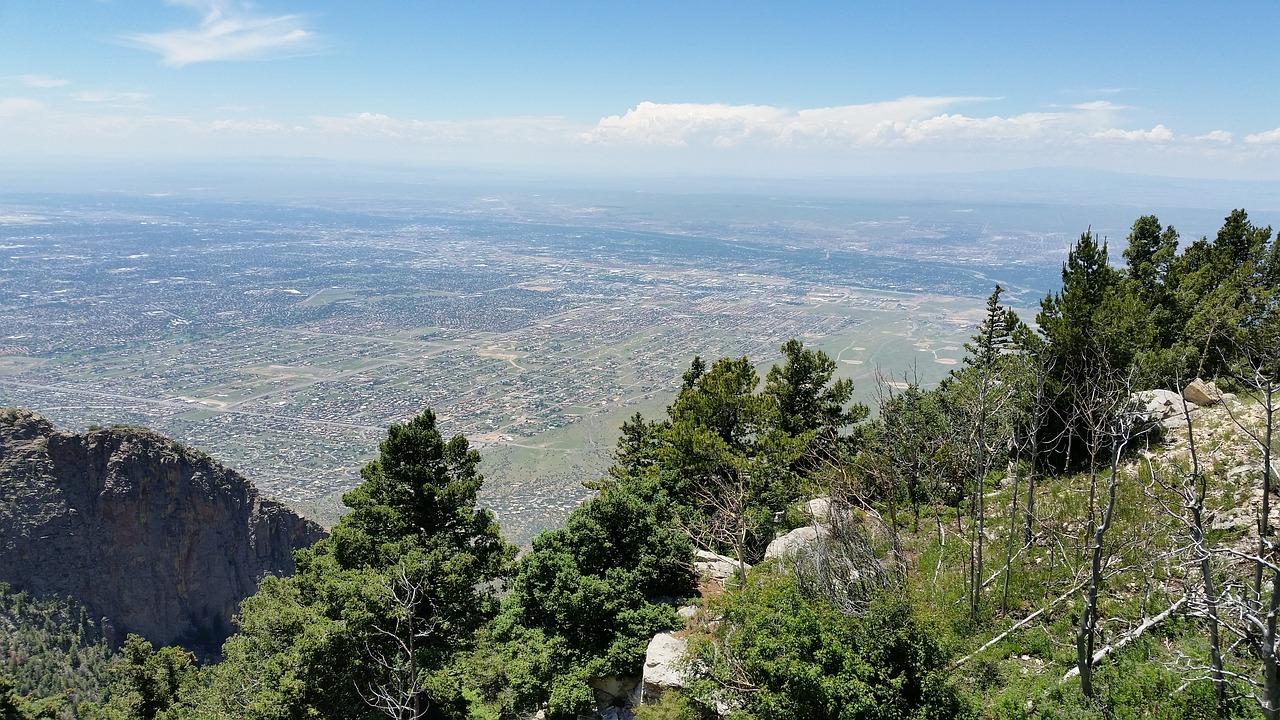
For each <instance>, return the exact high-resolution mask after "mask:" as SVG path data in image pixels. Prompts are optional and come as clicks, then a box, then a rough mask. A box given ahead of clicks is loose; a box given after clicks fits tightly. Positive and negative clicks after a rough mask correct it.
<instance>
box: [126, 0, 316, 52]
mask: <svg viewBox="0 0 1280 720" xmlns="http://www.w3.org/2000/svg"><path fill="white" fill-rule="evenodd" d="M169 2H170V3H171V4H174V5H182V6H185V7H189V8H191V9H193V10H197V11H200V12H201V13H203V15H204V17H203V19H202V20H201V21H200V25H199V27H197V28H195V29H175V30H166V31H164V32H156V33H133V34H131V35H126V36H125V37H124V40H125V42H127V43H129V44H131V45H135V46H137V47H141V48H143V49H146V50H151V51H152V52H156V53H159V54H160V56H161V57H163V58H164V61H165V62H166V63H168V64H169V65H173V66H175V67H182V66H183V65H190V64H191V63H198V62H212V61H218V60H262V59H268V58H273V57H280V56H284V55H293V54H298V53H302V52H307V51H310V50H313V49H314V48H315V47H316V44H317V42H318V40H319V38H318V36H317V35H316V34H315V33H314V32H312V31H310V30H308V29H306V28H305V27H304V20H305V18H304V17H303V16H302V15H260V14H257V13H256V12H254V8H253V6H252V5H251V4H249V3H240V2H233V1H232V0H169Z"/></svg>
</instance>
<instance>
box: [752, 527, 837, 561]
mask: <svg viewBox="0 0 1280 720" xmlns="http://www.w3.org/2000/svg"><path fill="white" fill-rule="evenodd" d="M828 534H830V531H829V530H827V528H826V527H824V526H822V525H817V526H814V525H806V526H805V527H801V528H796V529H795V530H792V531H791V532H789V533H787V534H786V535H781V536H779V537H776V538H774V540H773V542H771V543H769V547H767V548H765V551H764V559H765V560H774V559H777V558H783V557H791V556H794V555H799V554H800V553H803V552H807V551H808V550H810V549H811V548H814V547H817V545H818V542H819V541H821V540H823V539H825V538H826V537H827V535H828Z"/></svg>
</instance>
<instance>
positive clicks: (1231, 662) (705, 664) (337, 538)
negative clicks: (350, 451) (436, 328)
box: [0, 211, 1280, 720]
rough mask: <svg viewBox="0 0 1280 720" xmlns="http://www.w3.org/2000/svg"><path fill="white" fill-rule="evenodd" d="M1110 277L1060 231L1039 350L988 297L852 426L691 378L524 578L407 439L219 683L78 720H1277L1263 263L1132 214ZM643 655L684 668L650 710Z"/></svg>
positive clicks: (644, 422)
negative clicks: (962, 345) (923, 367)
mask: <svg viewBox="0 0 1280 720" xmlns="http://www.w3.org/2000/svg"><path fill="white" fill-rule="evenodd" d="M1123 258H1124V264H1123V266H1119V265H1113V264H1112V263H1111V262H1110V257H1109V248H1108V245H1107V243H1106V241H1105V240H1102V239H1099V238H1096V237H1094V236H1093V235H1092V234H1091V233H1087V232H1086V233H1085V234H1083V235H1082V236H1081V237H1080V240H1079V241H1078V242H1077V243H1076V245H1075V247H1074V248H1073V249H1072V251H1071V253H1070V255H1069V257H1068V259H1067V261H1066V263H1064V267H1063V273H1062V280H1063V285H1062V288H1061V290H1059V291H1058V292H1056V293H1053V294H1051V295H1050V296H1048V297H1046V298H1045V299H1044V301H1043V303H1042V306H1041V311H1040V313H1039V314H1038V316H1037V317H1036V323H1035V326H1034V327H1032V326H1030V325H1028V324H1026V323H1025V322H1023V321H1022V320H1021V319H1020V318H1019V317H1018V316H1017V315H1016V314H1014V313H1013V312H1011V311H1009V310H1008V309H1006V308H1004V307H1003V306H1002V305H1001V294H1002V290H1001V288H999V287H996V288H995V289H994V291H993V292H992V294H991V296H990V297H989V298H988V301H987V312H986V314H985V319H984V321H983V322H982V323H981V324H980V326H979V327H978V328H977V329H976V332H975V335H974V337H973V340H972V343H970V344H969V345H968V346H967V352H968V355H967V357H966V359H965V362H964V364H963V365H962V366H959V367H958V368H957V369H956V370H955V371H954V372H953V373H952V374H951V375H950V376H949V377H948V378H947V379H946V380H944V381H943V382H942V383H941V384H940V385H939V386H938V387H936V388H928V389H926V388H922V387H920V386H919V384H918V383H916V382H915V381H914V378H913V377H912V376H911V374H910V372H909V371H908V372H904V371H903V370H901V369H896V370H895V369H885V370H883V377H882V382H881V383H880V387H879V391H878V403H877V405H878V407H877V408H876V412H875V413H874V418H873V417H872V415H873V413H872V412H871V411H870V409H869V408H867V407H864V406H861V405H857V404H851V403H850V399H851V397H852V391H853V388H852V386H851V385H850V384H849V383H848V382H847V381H837V380H835V379H834V377H833V376H834V371H835V363H834V362H833V361H832V360H831V359H830V358H829V357H827V356H826V355H825V354H824V353H822V352H821V351H817V350H813V349H809V348H806V347H804V346H803V345H802V344H801V343H800V342H798V341H795V340H792V341H789V342H787V343H786V344H784V345H783V346H782V348H781V354H782V357H781V361H780V362H779V363H778V364H777V365H776V366H774V367H773V368H772V369H771V370H770V371H769V372H768V373H767V374H766V375H765V377H764V378H761V377H759V376H758V375H757V373H756V371H755V370H754V368H753V366H752V364H751V363H750V362H749V361H748V360H747V359H746V358H721V359H718V360H715V361H713V362H706V361H704V360H702V359H701V358H695V359H694V361H693V363H692V364H691V366H690V367H689V369H688V371H687V372H685V373H684V375H683V376H682V379H681V380H682V382H681V387H680V391H679V394H678V396H677V397H676V399H675V400H674V401H673V403H672V404H671V405H670V406H669V407H668V408H667V410H666V412H665V414H664V415H663V416H661V417H658V418H645V417H642V416H640V415H636V416H634V417H632V418H631V419H630V420H629V421H627V422H626V423H624V424H623V426H622V435H621V438H620V439H619V441H618V447H617V450H616V453H615V463H614V465H613V467H611V468H610V469H609V472H608V474H607V476H605V477H602V478H601V479H600V480H598V481H597V482H595V483H593V486H592V487H593V489H594V490H595V491H596V494H595V495H594V497H593V498H592V499H591V500H589V501H587V502H586V503H584V504H583V505H582V506H581V507H579V508H578V509H577V510H575V511H574V512H573V513H572V514H571V515H570V517H569V519H568V521H567V523H566V524H565V526H564V527H563V528H558V529H555V530H551V531H548V532H545V533H543V534H542V535H540V536H539V537H538V538H536V539H535V540H534V541H533V543H532V548H531V549H529V551H528V552H525V553H523V554H522V555H520V556H519V557H517V554H516V552H515V549H514V548H512V547H510V546H508V545H507V544H506V543H505V542H504V541H503V540H502V538H501V535H500V534H499V532H498V528H497V525H496V523H495V522H494V519H493V516H492V515H491V514H490V513H489V512H488V511H486V510H484V509H482V508H478V507H477V506H476V494H477V491H478V490H479V488H480V485H481V482H482V478H481V476H480V475H479V473H478V464H479V461H480V457H479V454H478V453H477V452H476V451H475V450H472V449H471V448H470V447H469V446H468V443H467V441H466V440H465V439H464V438H462V437H460V436H459V437H455V438H453V439H451V440H446V439H445V438H443V437H441V435H440V433H439V431H438V429H437V427H436V421H435V416H434V414H433V413H432V412H431V411H430V410H427V411H425V412H423V413H422V414H421V415H419V416H417V417H415V418H413V419H412V420H410V421H408V422H407V423H405V424H403V425H393V426H392V427H391V428H390V430H389V431H388V435H387V439H386V440H385V442H383V443H382V445H381V447H380V455H379V458H378V459H377V460H375V461H373V462H371V463H370V464H369V465H367V466H366V467H365V468H364V469H363V471H362V477H363V479H364V483H363V484H362V485H361V486H359V487H358V488H357V489H355V490H354V491H352V492H351V493H348V494H347V495H346V496H345V497H344V503H345V504H346V505H347V506H348V507H349V508H351V510H350V512H349V513H348V514H347V515H345V516H344V517H343V519H342V520H341V521H340V522H339V523H338V524H337V525H336V526H335V527H334V529H333V533H332V535H331V536H330V537H329V538H326V539H324V540H321V541H319V542H318V543H316V544H315V545H313V546H312V547H311V548H309V549H306V550H303V551H300V552H299V553H298V555H297V566H298V571H297V574H296V575H294V576H293V577H290V578H285V579H279V578H268V579H267V580H265V581H264V582H263V583H262V586H261V589H260V590H259V592H258V593H257V594H256V595H255V596H253V597H251V598H249V599H248V600H246V601H245V602H244V603H243V604H242V606H241V608H240V612H239V615H238V616H237V623H238V628H239V630H238V632H237V633H236V634H235V635H234V636H232V637H231V639H229V640H228V641H227V643H226V644H225V646H224V647H223V659H222V661H221V662H219V663H217V664H211V665H206V666H203V667H197V666H196V665H195V664H194V661H193V660H192V659H191V658H190V656H188V655H185V654H183V653H182V652H180V651H178V650H176V649H174V648H164V649H161V650H155V649H153V648H152V647H151V646H150V645H148V644H146V643H145V641H143V640H141V639H140V638H136V637H134V638H131V639H130V640H129V641H127V642H126V645H125V653H124V654H123V655H122V656H120V657H119V658H118V659H117V660H116V663H115V666H114V670H113V672H112V674H111V680H110V682H109V685H108V687H107V688H106V689H105V691H104V693H103V695H102V700H101V702H100V703H97V704H89V703H84V704H81V705H80V706H79V707H78V708H76V709H75V711H76V712H78V713H79V714H80V715H81V716H85V717H104V718H156V717H165V718H232V717H234V718H304V717H330V718H338V717H341V718H376V717H388V718H396V719H400V718H426V717H431V718H437V717H438V718H464V717H473V718H514V717H531V716H534V715H535V714H539V716H541V717H546V718H573V717H577V716H583V715H592V714H596V713H606V714H608V715H610V716H616V717H622V716H626V715H628V714H630V713H635V714H636V715H637V716H640V717H647V718H709V717H717V716H728V717H732V718H741V719H744V720H745V719H748V718H760V719H766V718H768V719H789V718H795V719H796V720H800V719H801V718H804V719H809V718H841V719H844V718H849V719H852V718H885V719H888V718H969V717H974V718H976V717H991V718H1001V719H1005V718H1008V719H1012V718H1033V717H1034V718H1093V717H1097V718H1137V717H1158V718H1204V717H1221V718H1227V717H1265V718H1275V717H1280V654H1278V653H1280V650H1278V646H1280V635H1278V634H1277V629H1278V628H1277V625H1278V621H1280V611H1278V610H1280V556H1277V553H1276V550H1275V547H1274V543H1275V539H1274V536H1275V519H1274V517H1273V515H1274V512H1273V509H1272V507H1271V506H1272V505H1273V504H1274V503H1273V500H1274V498H1273V483H1274V482H1275V481H1276V479H1277V478H1276V470H1275V460H1274V456H1273V451H1274V448H1275V445H1276V441H1275V437H1274V425H1275V423H1274V409H1275V390H1276V387H1277V383H1280V292H1278V288H1280V241H1277V240H1275V239H1274V238H1273V237H1272V233H1271V230H1270V228H1257V227H1254V226H1253V225H1252V224H1251V223H1250V221H1249V219H1248V217H1247V215H1246V214H1245V213H1244V212H1243V211H1235V212H1233V213H1231V215H1230V216H1228V217H1227V218H1226V221H1225V223H1224V225H1223V227H1222V229H1221V230H1220V231H1219V233H1218V234H1217V236H1216V237H1215V238H1213V239H1208V238H1203V239H1200V240H1196V241H1194V242H1192V243H1190V244H1189V245H1187V246H1186V247H1184V248H1180V247H1179V237H1178V235H1177V232H1176V231H1175V230H1174V229H1173V228H1166V227H1162V226H1161V225H1160V223H1159V221H1158V220H1157V219H1156V218H1154V217H1149V216H1148V217H1143V218H1140V219H1138V221H1137V222H1135V223H1134V226H1133V230H1132V232H1131V234H1130V235H1129V238H1128V243H1127V247H1126V248H1125V250H1124V252H1123ZM1200 378H1213V379H1215V382H1216V385H1215V384H1214V383H1210V382H1206V381H1204V380H1200ZM1224 390H1225V391H1227V392H1225V393H1224V392H1222V391H1224ZM1184 396H1185V397H1186V398H1189V399H1190V400H1191V402H1189V403H1188V402H1184V400H1183V398H1184ZM812 498H821V501H820V502H808V501H809V500H810V499H812ZM780 536H785V542H784V541H779V542H782V544H783V545H786V546H787V547H786V548H785V549H781V550H780V549H779V548H780V547H782V545H779V544H774V541H775V540H776V539H778V538H779V537H780ZM707 551H711V552H713V553H719V554H720V555H722V556H723V558H721V559H722V560H723V562H722V563H721V564H720V565H719V566H718V567H719V568H720V569H719V570H718V571H716V573H714V577H709V576H707V575H706V574H702V573H701V572H700V571H701V570H703V569H706V568H707V567H709V566H708V565H707V561H706V558H708V557H712V556H711V555H709V554H708V552H707ZM695 553H696V555H695ZM695 558H696V559H697V563H695ZM662 633H670V635H669V636H665V635H660V634H662ZM655 636H660V637H671V638H674V639H675V640H676V641H678V642H679V643H680V644H681V646H682V647H684V648H686V649H685V651H684V654H683V659H682V660H680V661H678V662H676V663H675V664H674V668H675V673H674V674H675V675H677V676H678V679H677V680H674V681H670V682H667V684H666V685H664V686H663V687H662V688H661V692H656V693H655V694H653V695H650V693H649V692H648V690H649V688H650V685H651V684H652V683H649V682H648V681H647V680H645V679H644V676H643V673H645V672H647V671H646V669H645V668H646V653H647V650H648V648H649V646H650V645H651V642H650V641H651V639H652V638H654V637H655ZM637 677H640V678H641V680H640V686H639V687H641V688H642V689H643V690H644V692H640V693H639V695H638V696H637V694H636V693H631V692H623V691H620V690H618V688H623V689H625V688H627V687H631V686H635V685H636V678H637ZM664 682H665V681H664ZM19 690H20V691H22V692H28V691H29V690H27V689H26V688H19ZM42 692H43V691H42ZM637 697H640V698H643V699H645V700H646V702H650V703H652V704H647V705H643V706H638V707H631V705H633V703H634V699H635V698H637ZM8 702H9V706H8V707H9V708H10V709H9V710H3V709H0V712H6V711H7V712H10V713H26V714H27V715H28V716H29V715H31V714H32V713H34V712H36V710H38V709H39V708H37V709H32V708H34V707H35V706H33V705H31V704H30V703H26V705H25V707H23V708H20V707H18V706H19V705H24V702H20V701H19V700H18V699H17V696H16V695H14V694H13V693H10V700H9V701H8ZM45 707H46V708H47V706H45ZM62 710H63V711H64V712H65V711H67V708H65V707H64V708H63V709H62ZM16 716H18V717H20V716H22V715H16Z"/></svg>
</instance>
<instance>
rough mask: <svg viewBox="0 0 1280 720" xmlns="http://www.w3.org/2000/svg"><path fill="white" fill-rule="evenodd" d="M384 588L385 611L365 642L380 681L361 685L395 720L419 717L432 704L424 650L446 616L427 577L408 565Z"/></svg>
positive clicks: (372, 702)
mask: <svg viewBox="0 0 1280 720" xmlns="http://www.w3.org/2000/svg"><path fill="white" fill-rule="evenodd" d="M379 592H380V594H381V595H382V598H383V601H384V603H385V612H384V613H381V614H382V617H381V618H380V619H379V620H378V621H377V622H376V623H374V625H373V627H372V630H373V632H372V633H371V636H370V637H369V638H368V639H367V640H366V641H365V656H366V658H367V659H368V661H369V663H370V665H371V666H372V667H373V668H374V670H375V673H376V674H377V676H378V679H376V680H372V681H370V682H368V683H367V684H365V685H364V686H359V685H357V688H356V689H357V690H358V691H359V692H360V697H361V698H363V699H364V701H365V703H366V704H368V705H369V707H372V708H374V709H375V710H377V711H379V712H381V713H382V714H383V715H386V716H387V717H388V718H391V720H419V719H420V718H424V717H427V713H428V711H429V710H430V707H431V695H430V691H429V689H428V687H427V685H426V683H425V674H426V672H427V668H425V667H424V666H423V663H422V658H421V654H422V650H423V648H424V647H426V645H427V642H426V641H427V639H428V638H430V637H431V636H432V635H434V634H435V632H436V629H437V628H438V627H439V625H440V623H441V621H442V618H440V617H439V616H438V615H437V612H436V606H435V604H434V603H433V602H431V599H430V598H431V595H430V592H429V589H428V583H427V581H426V580H425V579H423V578H412V577H410V574H409V572H408V570H407V569H406V568H405V565H404V563H400V564H399V565H397V566H396V567H395V568H394V569H393V571H392V574H391V575H390V576H389V577H385V578H384V579H383V584H382V586H381V587H380V588H379Z"/></svg>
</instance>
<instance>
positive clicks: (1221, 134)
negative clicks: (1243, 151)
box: [1191, 130, 1231, 145]
mask: <svg viewBox="0 0 1280 720" xmlns="http://www.w3.org/2000/svg"><path fill="white" fill-rule="evenodd" d="M1191 139H1192V140H1198V141H1200V142H1211V143H1221V144H1223V145H1230V144H1231V133H1229V132H1227V131H1226V130H1213V131H1211V132H1207V133H1205V134H1204V135H1197V136H1195V137H1193V138H1191Z"/></svg>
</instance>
